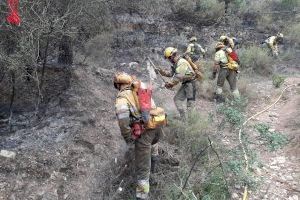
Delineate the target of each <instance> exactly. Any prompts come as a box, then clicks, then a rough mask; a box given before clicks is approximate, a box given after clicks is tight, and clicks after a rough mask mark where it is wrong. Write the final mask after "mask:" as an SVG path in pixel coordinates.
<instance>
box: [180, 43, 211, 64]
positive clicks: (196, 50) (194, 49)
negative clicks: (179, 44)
mask: <svg viewBox="0 0 300 200" xmlns="http://www.w3.org/2000/svg"><path fill="white" fill-rule="evenodd" d="M205 53H206V51H205V50H204V49H203V47H202V46H201V45H200V44H198V43H197V38H196V37H191V38H190V43H189V45H188V46H187V49H186V51H185V53H184V54H185V55H188V56H189V57H190V58H191V59H192V61H193V62H194V63H196V62H197V61H199V59H200V56H201V54H202V56H203V57H204V56H205Z"/></svg>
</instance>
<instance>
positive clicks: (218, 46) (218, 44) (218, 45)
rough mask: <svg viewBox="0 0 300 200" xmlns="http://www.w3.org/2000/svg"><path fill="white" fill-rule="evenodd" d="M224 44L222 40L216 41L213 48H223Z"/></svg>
mask: <svg viewBox="0 0 300 200" xmlns="http://www.w3.org/2000/svg"><path fill="white" fill-rule="evenodd" d="M223 47H225V45H224V44H223V43H222V42H217V44H216V46H215V49H219V48H223Z"/></svg>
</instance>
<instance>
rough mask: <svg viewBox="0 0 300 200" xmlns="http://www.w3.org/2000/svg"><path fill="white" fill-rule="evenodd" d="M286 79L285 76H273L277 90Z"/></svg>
mask: <svg viewBox="0 0 300 200" xmlns="http://www.w3.org/2000/svg"><path fill="white" fill-rule="evenodd" d="M284 79H285V78H284V77H283V76H280V75H277V74H275V75H273V76H272V81H273V85H274V86H275V87H276V88H279V87H280V86H281V85H282V84H283V82H284Z"/></svg>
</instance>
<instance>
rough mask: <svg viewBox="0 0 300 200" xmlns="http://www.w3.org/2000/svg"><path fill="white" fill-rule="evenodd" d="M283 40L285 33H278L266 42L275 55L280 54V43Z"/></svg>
mask: <svg viewBox="0 0 300 200" xmlns="http://www.w3.org/2000/svg"><path fill="white" fill-rule="evenodd" d="M282 41H283V34H282V33H278V34H277V35H276V36H271V37H269V38H267V39H266V40H265V43H266V44H267V46H268V47H269V48H270V50H271V53H272V55H273V56H275V57H277V56H278V53H279V51H278V44H279V43H281V42H282Z"/></svg>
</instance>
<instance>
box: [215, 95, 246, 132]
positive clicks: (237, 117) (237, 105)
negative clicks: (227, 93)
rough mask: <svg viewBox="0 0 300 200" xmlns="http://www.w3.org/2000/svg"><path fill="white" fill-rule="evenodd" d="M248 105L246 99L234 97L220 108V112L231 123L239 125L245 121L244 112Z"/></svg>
mask: <svg viewBox="0 0 300 200" xmlns="http://www.w3.org/2000/svg"><path fill="white" fill-rule="evenodd" d="M246 106H247V101H246V99H243V98H240V99H234V100H233V101H228V102H226V103H225V104H223V105H221V106H220V107H219V108H218V112H219V113H221V114H223V115H224V116H225V119H226V121H227V122H229V123H230V124H232V125H234V126H237V127H239V126H240V125H242V123H243V122H244V115H243V112H244V110H245V108H246Z"/></svg>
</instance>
